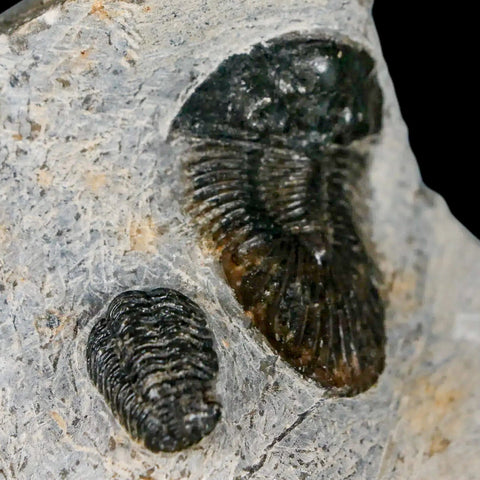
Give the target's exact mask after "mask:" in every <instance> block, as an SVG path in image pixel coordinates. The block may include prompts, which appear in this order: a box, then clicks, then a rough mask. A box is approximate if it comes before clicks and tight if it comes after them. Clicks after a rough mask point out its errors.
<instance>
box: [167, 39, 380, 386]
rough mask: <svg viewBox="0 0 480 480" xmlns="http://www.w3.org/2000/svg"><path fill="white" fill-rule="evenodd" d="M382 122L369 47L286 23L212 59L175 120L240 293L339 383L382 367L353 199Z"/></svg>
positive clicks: (285, 342) (277, 341) (325, 378)
mask: <svg viewBox="0 0 480 480" xmlns="http://www.w3.org/2000/svg"><path fill="white" fill-rule="evenodd" d="M381 123H382V94H381V90H380V87H379V85H378V83H377V80H376V76H375V69H374V62H373V60H372V58H371V57H370V55H369V54H368V53H367V52H366V51H365V50H363V49H362V48H361V47H359V46H358V45H356V44H354V43H353V42H349V41H336V40H334V39H330V38H320V39H315V38H300V37H298V36H294V35H290V36H286V37H283V38H278V39H275V40H273V41H270V42H268V43H266V44H259V45H256V46H254V47H253V48H252V50H251V51H250V52H249V53H246V54H238V55H233V56H231V57H229V58H228V59H226V60H225V61H224V62H223V63H221V64H220V66H219V67H218V68H217V69H216V71H215V72H213V73H212V74H211V75H210V76H209V77H208V78H207V79H206V80H205V81H203V83H201V84H200V85H199V86H198V87H197V88H196V90H195V91H194V92H193V93H192V94H191V96H190V97H189V98H188V99H187V100H186V102H185V103H184V104H183V106H182V108H181V109H180V112H179V113H178V115H177V116H176V118H175V119H174V121H173V123H172V127H171V131H170V140H172V141H173V142H174V143H175V144H177V146H179V149H180V150H181V152H182V153H181V155H182V156H183V159H182V160H183V165H184V169H185V173H186V176H187V177H188V182H189V187H188V197H189V202H188V209H189V211H190V214H191V215H192V216H193V218H194V219H195V220H196V222H197V224H198V225H199V228H200V231H201V232H202V233H203V234H204V235H206V237H207V238H208V239H209V240H210V241H211V243H212V245H213V246H214V248H215V251H216V252H217V254H218V255H219V256H220V259H221V262H222V264H223V269H224V272H225V275H226V278H227V281H228V282H229V284H230V285H231V286H232V288H233V289H234V291H235V294H236V296H237V299H238V300H239V302H240V303H241V304H242V305H243V307H244V309H245V311H246V312H247V313H248V314H249V315H250V316H251V318H252V319H253V322H254V324H255V325H256V326H257V327H258V328H259V329H260V331H261V332H263V334H264V335H265V336H266V338H267V339H268V341H269V343H270V344H271V345H272V346H273V348H274V349H275V350H276V351H277V352H278V353H279V354H280V355H281V356H282V357H283V358H284V359H285V360H287V361H288V362H289V363H290V364H291V365H293V366H294V367H295V368H296V369H297V370H299V371H300V372H302V373H303V374H304V375H306V376H309V377H311V378H313V379H315V380H317V381H318V382H319V383H320V384H322V385H323V386H325V387H327V388H330V389H332V390H333V391H335V392H336V393H338V394H344V395H353V394H355V393H358V392H360V391H363V390H365V389H367V388H369V387H370V386H371V385H372V384H373V383H375V381H376V380H377V378H378V375H379V374H380V373H381V372H382V370H383V368H384V358H385V355H384V346H385V332H384V305H383V302H382V300H381V299H380V297H379V294H378V291H377V288H376V285H375V277H376V273H377V269H376V267H375V265H374V263H373V261H372V259H371V258H370V256H369V254H368V253H367V251H366V248H365V246H364V244H363V242H362V240H361V238H360V233H359V228H358V223H357V221H358V219H357V218H356V217H358V215H356V214H355V213H354V209H353V206H352V202H353V200H352V197H353V196H352V192H356V191H357V190H356V181H357V179H358V177H360V176H361V173H362V172H363V171H364V169H365V167H366V154H365V153H362V152H364V151H365V146H368V141H365V140H366V139H367V140H368V139H371V138H372V135H374V134H376V133H378V132H379V131H380V128H381ZM361 147H362V148H361Z"/></svg>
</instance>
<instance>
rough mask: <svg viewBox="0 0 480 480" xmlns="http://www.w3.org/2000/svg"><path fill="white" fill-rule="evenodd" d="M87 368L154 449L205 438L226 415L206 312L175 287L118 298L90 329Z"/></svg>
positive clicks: (137, 436)
mask: <svg viewBox="0 0 480 480" xmlns="http://www.w3.org/2000/svg"><path fill="white" fill-rule="evenodd" d="M87 368H88V372H89V374H90V377H91V378H92V380H93V382H94V384H95V385H96V386H97V388H98V389H99V391H100V392H101V393H102V394H103V396H104V397H105V399H106V401H107V403H108V404H109V405H110V407H111V409H112V411H113V413H114V414H115V416H116V417H117V418H118V419H119V420H120V422H121V424H122V425H123V426H124V427H125V428H126V430H127V431H128V432H129V433H130V434H131V435H132V437H133V438H135V439H136V440H139V441H140V442H142V443H144V445H145V446H146V447H147V448H149V449H150V450H152V451H154V452H157V451H159V450H162V451H167V452H171V451H177V450H181V449H183V448H186V447H188V446H190V445H192V444H194V443H196V442H198V441H200V440H201V439H202V438H203V437H204V436H205V435H207V434H209V433H210V432H211V431H212V430H213V428H214V427H215V424H216V423H217V421H218V420H219V418H220V412H221V407H220V405H219V404H218V403H217V402H216V401H215V398H214V380H215V377H216V374H217V371H218V363H217V356H216V353H215V351H214V349H213V341H212V335H211V333H210V331H209V330H208V328H207V325H206V321H205V315H204V313H203V312H202V311H201V310H200V308H199V307H198V305H196V304H195V303H194V302H193V301H191V300H190V299H189V298H187V297H186V296H185V295H183V294H181V293H179V292H177V291H175V290H171V289H167V288H158V289H155V290H152V291H148V292H143V291H127V292H124V293H122V294H120V295H119V296H117V297H116V298H115V299H114V300H113V301H112V303H111V304H110V306H109V308H108V311H107V314H106V316H105V318H102V319H101V320H100V321H99V322H98V323H96V325H95V326H94V327H93V329H92V331H91V333H90V336H89V339H88V345H87Z"/></svg>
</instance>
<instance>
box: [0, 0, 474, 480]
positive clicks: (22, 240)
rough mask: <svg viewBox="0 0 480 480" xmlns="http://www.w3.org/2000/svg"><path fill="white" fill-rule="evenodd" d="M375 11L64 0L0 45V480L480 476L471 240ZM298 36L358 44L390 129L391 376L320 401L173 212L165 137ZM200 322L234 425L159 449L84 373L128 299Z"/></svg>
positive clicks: (381, 179)
mask: <svg viewBox="0 0 480 480" xmlns="http://www.w3.org/2000/svg"><path fill="white" fill-rule="evenodd" d="M370 7H371V4H370V2H369V1H366V0H305V1H303V2H297V1H293V0H275V1H267V0H245V1H231V0H222V1H219V0H212V1H208V2H206V1H203V0H189V1H185V0H168V1H166V0H146V1H145V2H133V1H103V2H102V1H98V0H97V1H93V2H92V1H83V0H82V1H80V0H68V1H66V2H64V3H61V4H60V3H59V4H53V5H50V6H49V7H48V8H46V9H45V11H44V12H43V13H41V14H39V15H37V16H36V17H35V18H33V19H32V20H30V21H29V22H26V23H24V24H22V25H19V26H17V27H16V28H13V29H9V30H6V29H5V30H3V33H0V478H2V479H8V480H10V479H51V478H55V479H82V480H89V479H92V480H93V479H110V478H112V479H118V480H120V479H121V480H123V479H159V480H160V479H165V480H167V479H168V480H175V479H178V480H180V479H181V480H184V479H191V480H200V479H208V480H226V479H237V480H247V479H252V480H254V479H255V480H260V479H264V480H273V479H275V480H287V479H328V480H340V479H347V478H348V479H351V480H357V479H368V480H370V479H378V480H380V479H381V480H387V479H388V480H390V479H416V480H423V479H425V480H427V479H431V478H435V479H437V480H440V479H444V480H448V479H452V478H457V479H462V480H470V479H471V480H473V479H475V478H478V472H479V471H480V456H479V455H478V446H479V445H480V411H479V405H480V355H479V353H478V351H479V346H480V296H479V295H478V289H479V288H480V284H479V278H480V245H479V243H478V241H477V240H476V239H474V238H473V237H472V236H471V235H470V234H469V233H468V232H467V231H466V230H465V229H464V228H463V227H462V226H461V225H460V224H459V223H458V222H457V221H456V220H455V219H454V218H453V217H452V216H451V214H450V213H449V211H448V209H447V207H446V205H445V203H444V201H443V200H442V199H441V198H440V197H439V196H438V195H436V194H435V193H433V192H431V191H429V190H428V189H427V188H425V186H424V185H423V184H422V181H421V178H420V176H419V172H418V168H417V165H416V162H415V159H414V157H413V155H412V153H411V151H410V148H409V146H408V141H407V131H406V127H405V125H404V123H403V121H402V119H401V117H400V113H399V108H398V105H397V102H396V99H395V95H394V92H393V87H392V83H391V80H390V78H389V75H388V71H387V66H386V65H385V63H384V61H383V59H382V55H381V47H380V45H379V42H378V38H377V35H376V32H375V27H374V24H373V21H372V18H371V15H370ZM289 32H299V33H302V34H303V33H304V34H305V35H307V34H308V35H310V34H324V33H327V34H329V35H339V36H342V37H347V38H350V39H351V40H353V41H355V42H358V43H360V44H362V45H365V47H366V48H368V49H369V51H371V52H372V55H373V56H374V58H375V59H376V62H377V73H378V78H379V82H380V85H381V87H382V90H383V92H384V125H383V129H382V133H381V136H380V139H379V141H378V143H377V144H376V145H375V146H374V148H373V151H372V155H371V164H370V167H369V170H368V178H367V179H366V183H367V184H368V186H369V190H370V195H369V197H368V201H367V207H368V219H369V220H368V222H366V225H365V230H366V235H367V237H368V238H369V239H370V243H371V245H372V249H373V250H374V251H375V258H376V261H377V262H378V264H379V267H380V270H381V271H382V274H383V287H382V288H383V294H384V296H385V298H387V299H388V308H387V315H386V320H385V326H386V332H387V339H388V344H387V351H386V359H387V360H386V369H385V371H384V372H383V373H382V375H381V377H380V380H379V381H378V384H377V385H375V386H374V387H372V388H371V389H370V390H368V391H367V392H365V393H363V394H360V395H358V396H355V397H353V398H330V397H329V396H328V395H326V392H325V391H324V390H323V389H322V388H320V387H319V386H318V385H317V384H315V383H313V382H311V381H308V380H306V379H304V378H302V377H300V376H299V375H298V374H297V373H296V372H295V371H293V370H292V369H291V368H290V367H289V366H288V365H286V364H285V363H284V362H283V361H281V360H279V359H278V358H277V357H276V356H275V355H274V354H273V352H272V350H271V349H270V348H269V347H268V345H267V344H266V343H265V341H264V340H263V339H262V337H261V336H260V335H259V334H258V333H256V331H255V330H253V329H251V328H250V327H249V323H248V319H247V318H246V316H245V315H244V313H243V311H242V309H241V308H240V306H239V304H238V303H237V301H236V300H235V298H234V296H233V294H232V291H231V290H230V289H229V287H228V286H227V285H226V282H225V280H224V278H223V277H222V274H221V271H220V268H219V266H218V263H217V262H216V260H215V259H213V258H212V257H211V256H210V255H208V254H206V253H205V252H204V250H203V249H202V246H201V244H200V243H199V241H198V237H197V235H196V232H195V229H194V228H192V226H191V224H190V222H189V219H188V218H187V217H186V216H185V213H184V211H183V209H182V188H183V183H182V178H181V174H180V169H179V165H178V158H176V156H175V154H174V151H173V149H172V147H171V146H170V145H169V144H168V143H167V142H166V137H167V133H168V130H169V127H170V124H171V121H172V119H173V118H174V117H175V115H176V114H177V112H178V110H179V108H180V107H181V105H182V103H183V102H184V101H185V99H186V98H187V97H188V95H189V94H190V93H191V92H192V90H193V89H194V88H195V86H196V85H198V84H200V83H201V82H202V81H203V80H204V79H205V78H206V77H207V76H208V75H209V74H210V73H211V72H212V71H213V70H214V69H215V68H216V67H217V66H218V64H219V63H220V62H221V61H222V60H224V59H225V58H227V57H228V56H229V55H232V54H234V53H240V52H246V51H248V50H249V48H250V47H251V46H252V45H253V44H255V43H258V42H261V41H264V40H269V39H271V38H274V37H277V36H280V35H282V34H286V33H289ZM159 286H165V287H170V288H175V289H178V290H180V291H182V292H183V293H185V294H187V295H189V296H190V297H191V298H192V299H194V300H195V301H196V302H197V303H198V304H199V305H201V307H202V308H203V309H204V310H205V311H206V312H207V314H208V318H209V323H210V327H211V328H212V330H213V333H214V336H215V345H216V350H217V353H218V357H219V365H220V369H219V376H218V383H217V393H218V395H219V398H220V401H221V403H222V406H223V414H222V420H221V422H220V423H219V424H218V425H217V427H216V429H215V430H214V431H213V433H212V434H211V435H210V436H208V437H206V438H205V439H203V440H202V442H200V443H199V444H198V445H197V446H195V447H193V448H190V449H187V450H185V451H182V452H180V453H175V454H162V453H159V454H153V453H151V452H149V451H147V450H145V449H144V448H142V447H141V446H139V445H138V444H136V443H135V442H134V441H132V440H131V439H130V437H129V436H128V435H127V434H126V432H125V431H124V430H123V429H122V428H121V427H120V426H119V424H118V423H117V422H116V421H115V419H114V418H113V416H112V414H111V412H110V411H109V409H108V407H107V406H106V404H105V402H104V401H103V399H102V398H101V396H100V395H99V394H98V391H97V390H96V389H95V387H94V386H93V384H92V383H91V381H90V379H89V378H88V375H87V371H86V363H85V346H86V339H87V337H88V333H89V331H90V329H91V327H92V325H93V324H94V323H95V321H96V320H97V319H98V318H99V316H100V315H102V314H103V313H104V312H105V308H106V306H107V305H108V303H109V301H110V300H111V299H112V298H113V297H114V296H115V295H117V294H118V293H120V292H121V291H123V290H126V289H132V288H140V289H150V288H155V287H159Z"/></svg>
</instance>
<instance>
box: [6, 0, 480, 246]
mask: <svg viewBox="0 0 480 480" xmlns="http://www.w3.org/2000/svg"><path fill="white" fill-rule="evenodd" d="M185 1H188V0H185ZM14 3H15V2H6V3H5V2H4V3H3V4H2V6H1V7H0V11H1V10H2V9H3V10H5V9H6V8H8V7H9V6H10V5H13V4H14ZM419 4H420V6H419ZM424 4H427V5H424ZM442 4H444V5H446V6H442ZM463 5H464V4H463V3H462V2H458V7H457V8H456V9H455V7H456V6H455V5H454V4H452V3H447V2H424V1H422V0H401V1H395V0H376V1H375V4H374V7H373V16H374V19H375V23H376V26H377V30H378V34H379V37H380V42H381V45H382V49H383V54H384V57H385V60H386V63H387V65H388V67H389V71H390V75H391V77H392V79H393V83H394V86H395V91H396V94H397V97H398V101H399V103H400V108H401V112H402V115H403V118H404V119H405V122H406V123H407V125H408V128H409V136H410V144H411V147H412V149H413V152H414V154H415V156H416V158H417V161H418V164H419V166H420V171H421V174H422V177H423V180H424V182H425V183H426V184H427V185H428V186H429V187H430V188H432V189H433V190H435V191H436V192H438V193H440V194H441V195H442V196H443V197H444V198H445V200H446V201H447V203H448V206H449V208H450V210H451V211H452V213H453V214H454V215H455V216H456V217H457V218H458V219H459V220H460V221H461V222H462V223H463V224H464V225H465V226H466V227H467V228H468V229H469V230H470V231H471V232H472V233H473V234H474V235H476V236H477V237H478V238H480V220H479V218H478V214H477V205H476V204H477V202H476V198H477V194H478V187H477V183H478V178H479V176H478V174H477V172H476V171H475V167H474V161H478V153H477V151H476V149H475V151H474V148H473V146H474V145H475V144H476V143H477V138H478V140H480V132H477V130H478V124H479V121H478V118H477V117H478V115H477V111H478V94H477V93H476V92H477V89H478V88H479V85H478V80H477V79H476V78H475V75H474V74H473V68H474V67H475V66H476V65H475V63H476V59H478V54H477V53H476V52H475V51H474V46H475V45H478V41H477V40H475V41H472V40H470V38H469V37H470V36H473V34H470V33H469V32H475V30H476V29H475V28H474V27H473V26H470V25H469V23H470V22H472V23H473V21H474V19H475V17H476V14H474V13H473V11H469V10H468V9H467V8H466V7H464V6H463ZM470 18H471V19H472V20H470ZM474 83H476V84H474ZM475 159H477V160H475Z"/></svg>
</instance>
